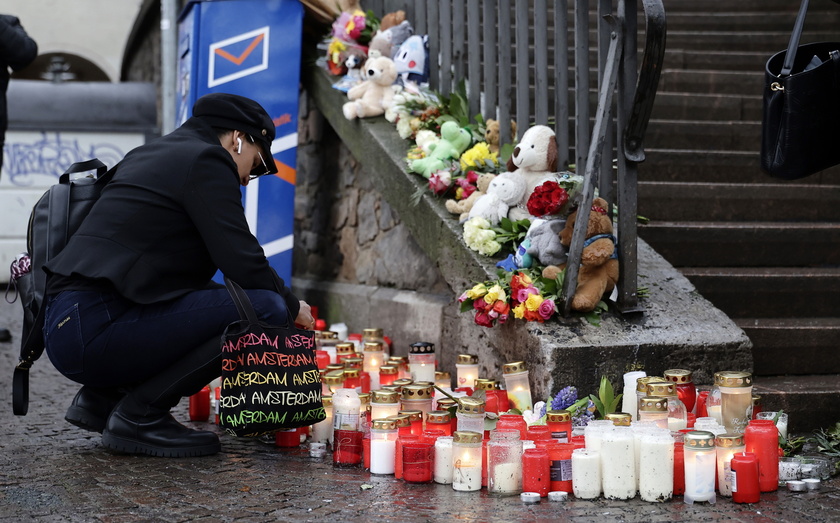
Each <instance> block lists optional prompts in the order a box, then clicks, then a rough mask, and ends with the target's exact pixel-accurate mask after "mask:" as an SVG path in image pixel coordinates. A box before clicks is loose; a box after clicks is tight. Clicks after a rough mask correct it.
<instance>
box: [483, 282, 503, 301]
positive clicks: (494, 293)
mask: <svg viewBox="0 0 840 523" xmlns="http://www.w3.org/2000/svg"><path fill="white" fill-rule="evenodd" d="M497 300H501V301H507V296H506V295H505V291H504V289H502V287H501V286H500V285H499V284H496V285H493V286H492V287H490V289H488V291H487V294H485V295H484V301H485V302H486V303H487V304H488V305H492V304H494V303H496V301H497Z"/></svg>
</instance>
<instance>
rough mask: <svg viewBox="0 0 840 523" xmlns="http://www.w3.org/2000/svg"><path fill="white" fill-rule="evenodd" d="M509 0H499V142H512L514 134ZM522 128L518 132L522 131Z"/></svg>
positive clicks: (514, 139) (514, 138)
mask: <svg viewBox="0 0 840 523" xmlns="http://www.w3.org/2000/svg"><path fill="white" fill-rule="evenodd" d="M506 20H510V0H499V122H500V124H499V143H500V144H501V145H503V144H506V143H513V142H514V141H516V137H515V136H511V133H510V131H511V129H510V121H511V114H510V105H511V94H512V92H511V74H513V73H512V70H511V46H510V43H511V42H513V38H511V31H510V24H508V23H505V21H506ZM524 131H525V129H522V130H521V131H520V132H524Z"/></svg>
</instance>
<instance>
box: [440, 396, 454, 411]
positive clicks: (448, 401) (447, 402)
mask: <svg viewBox="0 0 840 523" xmlns="http://www.w3.org/2000/svg"><path fill="white" fill-rule="evenodd" d="M457 406H458V402H457V401H455V400H453V399H452V398H441V399H439V400H437V407H438V410H443V409H448V408H449V407H457Z"/></svg>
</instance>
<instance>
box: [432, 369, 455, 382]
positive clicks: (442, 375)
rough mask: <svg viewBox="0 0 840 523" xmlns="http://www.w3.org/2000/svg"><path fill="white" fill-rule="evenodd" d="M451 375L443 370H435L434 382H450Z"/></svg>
mask: <svg viewBox="0 0 840 523" xmlns="http://www.w3.org/2000/svg"><path fill="white" fill-rule="evenodd" d="M451 379H452V374H450V373H449V372H446V371H445V370H436V371H435V380H451Z"/></svg>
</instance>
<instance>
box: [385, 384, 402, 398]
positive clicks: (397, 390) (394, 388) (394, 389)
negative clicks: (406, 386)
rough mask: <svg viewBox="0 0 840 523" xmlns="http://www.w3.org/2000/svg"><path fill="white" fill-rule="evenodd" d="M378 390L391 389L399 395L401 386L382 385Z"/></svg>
mask: <svg viewBox="0 0 840 523" xmlns="http://www.w3.org/2000/svg"><path fill="white" fill-rule="evenodd" d="M380 390H392V391H394V392H396V393H397V395H398V396H399V394H400V390H402V387H400V386H399V385H382V387H381V388H380Z"/></svg>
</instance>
